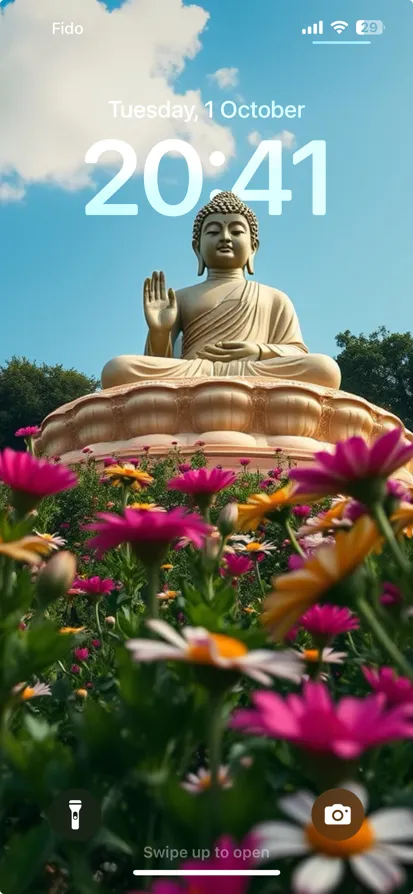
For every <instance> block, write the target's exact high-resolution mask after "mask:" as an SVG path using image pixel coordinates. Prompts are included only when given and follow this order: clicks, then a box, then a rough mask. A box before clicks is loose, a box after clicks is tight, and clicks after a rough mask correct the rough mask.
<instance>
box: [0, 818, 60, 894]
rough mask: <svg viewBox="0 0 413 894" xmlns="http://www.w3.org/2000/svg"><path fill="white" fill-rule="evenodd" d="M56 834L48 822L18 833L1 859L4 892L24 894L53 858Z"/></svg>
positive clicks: (0, 867) (0, 883)
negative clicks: (21, 833)
mask: <svg viewBox="0 0 413 894" xmlns="http://www.w3.org/2000/svg"><path fill="white" fill-rule="evenodd" d="M52 848H53V835H52V832H51V829H50V827H49V825H48V823H46V822H44V824H43V825H41V826H35V828H33V829H30V830H29V831H28V832H26V833H25V834H24V835H14V836H13V838H12V839H11V841H10V842H9V845H8V847H7V850H6V853H5V854H4V856H3V857H2V859H1V862H0V887H1V890H2V891H3V892H4V894H23V892H24V891H27V889H28V887H29V885H30V884H31V883H32V882H33V881H34V879H35V878H36V876H37V874H38V872H39V870H40V869H41V868H42V866H44V864H45V863H46V862H47V860H48V859H49V858H50V855H51V853H52Z"/></svg>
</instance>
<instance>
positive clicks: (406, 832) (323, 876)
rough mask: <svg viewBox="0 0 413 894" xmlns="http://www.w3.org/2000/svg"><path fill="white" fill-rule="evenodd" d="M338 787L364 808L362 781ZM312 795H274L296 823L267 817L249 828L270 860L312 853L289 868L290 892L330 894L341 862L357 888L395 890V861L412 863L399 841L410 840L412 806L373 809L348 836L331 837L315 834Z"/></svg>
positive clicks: (409, 850) (398, 875)
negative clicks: (348, 868) (290, 874)
mask: <svg viewBox="0 0 413 894" xmlns="http://www.w3.org/2000/svg"><path fill="white" fill-rule="evenodd" d="M341 787H342V788H345V789H348V791H350V792H353V794H354V795H356V797H357V798H359V800H360V801H361V803H362V804H363V807H364V809H365V810H366V809H367V806H368V797H367V792H366V790H365V788H364V787H363V786H361V785H358V784H357V783H355V782H351V783H345V784H344V785H342V786H341ZM315 800H316V796H315V795H312V794H311V793H310V792H307V791H298V792H296V793H295V794H293V795H287V796H286V797H284V798H280V799H279V801H278V804H279V806H280V808H281V810H282V811H283V812H284V813H285V814H286V815H287V816H288V817H289V818H291V819H292V820H294V821H295V822H298V823H300V825H299V826H297V825H293V824H292V823H286V822H267V823H262V824H261V825H259V826H256V827H255V828H254V829H253V830H252V832H251V835H252V838H253V841H254V845H255V847H257V849H259V850H261V852H262V851H269V859H270V860H277V859H278V858H279V857H297V856H301V855H303V854H312V856H310V857H309V858H308V859H306V860H304V862H302V863H299V865H298V866H297V867H296V868H295V869H294V871H293V874H292V877H291V890H292V892H293V894H304V892H305V894H330V892H331V891H334V890H335V888H337V887H338V886H339V885H340V884H341V882H342V880H343V877H344V873H345V868H346V863H347V861H348V864H349V866H350V869H351V871H352V872H353V873H354V875H355V876H356V878H357V880H358V881H359V882H361V884H362V886H363V890H364V886H367V888H369V889H370V890H371V891H375V892H376V894H378V892H391V891H395V890H396V889H397V890H399V887H400V885H402V884H403V882H404V881H405V873H404V871H403V869H402V867H401V865H400V862H401V861H402V862H406V863H413V847H409V846H407V845H406V844H404V842H405V841H412V840H413V810H407V809H405V808H397V807H393V808H389V809H380V810H377V811H376V812H375V813H372V814H371V815H370V816H369V817H365V818H364V820H363V823H362V826H361V828H360V829H359V831H358V832H356V834H355V835H352V836H351V838H345V839H344V841H333V840H332V839H331V838H326V837H325V836H324V835H322V834H320V832H318V831H317V829H316V828H315V826H314V824H313V822H312V816H311V812H312V808H313V804H314V802H315ZM347 885H348V886H346V889H345V890H346V891H347V890H350V880H349V881H348V883H347ZM343 890H344V889H343Z"/></svg>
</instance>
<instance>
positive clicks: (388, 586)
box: [380, 580, 403, 605]
mask: <svg viewBox="0 0 413 894" xmlns="http://www.w3.org/2000/svg"><path fill="white" fill-rule="evenodd" d="M380 602H381V604H382V605H400V603H401V602H403V596H402V593H401V590H400V589H399V587H396V584H392V583H391V582H390V581H388V580H387V581H384V583H383V590H382V594H381V596H380Z"/></svg>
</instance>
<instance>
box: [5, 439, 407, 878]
mask: <svg viewBox="0 0 413 894" xmlns="http://www.w3.org/2000/svg"><path fill="white" fill-rule="evenodd" d="M18 434H19V436H21V437H23V438H24V439H25V442H26V448H27V449H26V451H25V452H19V453H17V452H14V451H13V450H11V449H8V448H6V449H5V450H3V451H2V452H1V453H0V813H1V821H0V889H1V891H2V892H3V894H24V892H30V894H94V892H95V894H129V892H135V894H137V892H144V891H148V892H152V894H278V892H279V894H290V892H292V894H329V892H332V891H335V892H337V894H348V892H349V891H351V892H352V894H364V892H371V891H373V892H378V894H381V892H383V894H385V892H393V891H394V892H400V894H410V892H411V891H412V888H413V773H412V767H413V633H412V631H413V556H412V547H411V543H412V541H411V537H412V535H413V502H412V501H413V490H411V489H410V488H409V487H408V486H407V485H404V484H402V483H401V482H400V481H399V480H398V479H396V478H395V477H394V476H395V474H396V473H397V471H398V470H399V469H400V468H401V467H402V466H403V465H404V464H405V463H406V462H407V461H408V460H409V459H411V458H412V456H413V446H412V445H411V444H406V443H404V442H403V441H402V439H401V433H400V431H399V430H398V429H393V430H391V431H390V432H388V433H387V434H385V435H384V436H382V437H381V438H380V439H378V440H377V441H376V442H375V444H373V445H372V446H371V447H367V446H366V444H365V443H364V442H363V441H362V440H361V439H359V438H351V439H349V440H348V441H346V442H342V443H340V444H338V445H337V447H336V450H335V452H334V453H333V454H328V455H327V454H318V455H317V456H316V460H315V462H314V464H313V466H312V467H311V468H310V469H306V468H304V469H297V468H291V467H290V464H289V463H288V461H287V459H286V458H285V457H284V455H283V454H282V452H281V450H277V451H275V453H274V459H273V467H272V468H263V469H262V472H253V471H250V468H249V467H250V462H249V458H248V457H244V458H242V459H241V460H240V461H239V465H238V468H237V469H236V470H234V471H233V472H231V471H228V470H224V469H222V468H220V467H215V468H212V467H211V465H210V463H208V462H207V459H206V456H205V454H204V451H203V444H202V442H199V444H198V445H197V447H196V448H195V449H194V453H193V455H192V457H190V458H189V459H188V458H187V457H185V458H183V457H182V456H181V454H180V451H179V448H178V446H177V445H176V444H175V445H174V444H172V445H171V449H170V451H169V454H168V455H167V456H166V457H164V458H161V459H159V458H153V457H152V456H151V450H150V448H143V449H141V450H140V451H139V452H138V453H137V454H136V455H135V456H131V457H130V458H128V460H125V459H122V460H120V459H118V457H116V456H109V457H107V458H105V460H104V462H103V463H102V462H99V463H98V462H97V461H96V460H95V457H94V454H93V451H91V450H89V449H88V448H85V451H84V452H85V462H84V463H83V464H82V465H81V466H78V467H77V468H72V469H68V468H66V467H65V466H64V464H63V463H62V462H61V460H60V459H59V457H54V458H51V459H43V458H38V457H37V456H36V455H35V452H34V451H35V437H36V434H38V431H37V430H36V429H35V427H28V428H25V429H21V430H20V431H19V433H18ZM332 788H342V789H346V790H348V791H349V792H352V793H354V794H355V795H356V796H357V797H358V798H359V800H360V801H361V802H362V804H363V807H364V810H365V816H364V819H363V822H362V824H361V827H360V828H359V831H358V832H357V833H356V834H354V835H353V836H352V837H350V838H347V839H344V840H341V841H339V840H337V841H333V840H330V839H328V838H326V837H324V836H323V835H321V834H320V833H319V831H318V830H317V828H316V827H315V826H314V823H313V818H312V808H313V804H314V802H315V800H316V799H317V797H318V796H319V795H320V794H321V793H322V792H325V791H326V790H327V789H332ZM77 789H78V790H80V789H81V790H86V791H87V792H89V793H90V794H91V795H92V796H93V797H94V798H95V799H96V801H97V802H98V804H99V805H100V811H101V817H100V822H99V823H98V824H97V828H96V830H95V831H94V834H93V835H91V836H90V837H89V838H88V839H87V840H85V841H82V842H81V841H76V840H73V837H72V838H65V837H64V836H62V835H59V834H58V833H57V831H56V828H55V826H54V824H53V822H52V821H50V816H51V814H50V810H51V807H52V805H53V804H54V802H55V801H56V799H58V798H59V796H60V795H62V793H64V792H69V791H72V790H77ZM81 816H82V814H81ZM134 869H135V870H141V872H142V873H143V872H145V875H143V874H142V875H141V876H140V877H139V876H137V875H134V874H133V870H134ZM177 869H181V870H182V869H184V870H185V873H186V874H185V875H184V876H182V877H179V878H177V877H176V876H174V875H173V872H174V871H175V870H177ZM201 869H202V870H214V871H216V872H217V875H215V876H199V875H197V873H198V872H199V870H201ZM230 870H233V871H237V870H239V871H241V870H242V871H244V872H245V871H246V870H250V871H251V874H250V875H246V874H244V875H239V876H237V875H233V876H224V875H220V874H219V873H220V872H223V871H226V872H229V871H230ZM263 870H279V875H269V874H266V875H265V874H263ZM159 871H163V872H164V875H163V876H162V877H156V876H155V873H156V872H159ZM168 872H169V873H170V874H169V876H168ZM254 872H255V873H256V874H255V875H254V874H253V873H254ZM260 873H261V875H260Z"/></svg>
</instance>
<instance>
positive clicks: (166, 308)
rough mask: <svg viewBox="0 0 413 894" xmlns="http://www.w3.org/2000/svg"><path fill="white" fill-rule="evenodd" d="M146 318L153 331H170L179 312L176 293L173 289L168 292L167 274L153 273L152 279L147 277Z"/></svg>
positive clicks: (145, 285)
mask: <svg viewBox="0 0 413 894" xmlns="http://www.w3.org/2000/svg"><path fill="white" fill-rule="evenodd" d="M143 306H144V310H145V318H146V322H147V324H148V327H149V331H152V332H170V331H171V329H172V327H173V325H174V323H175V321H176V318H177V314H178V308H177V303H176V295H175V292H174V290H173V289H168V293H167V292H166V285H165V274H164V273H162V271H161V272H160V273H156V272H154V273H152V279H149V278H148V279H145V283H144V287H143Z"/></svg>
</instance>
